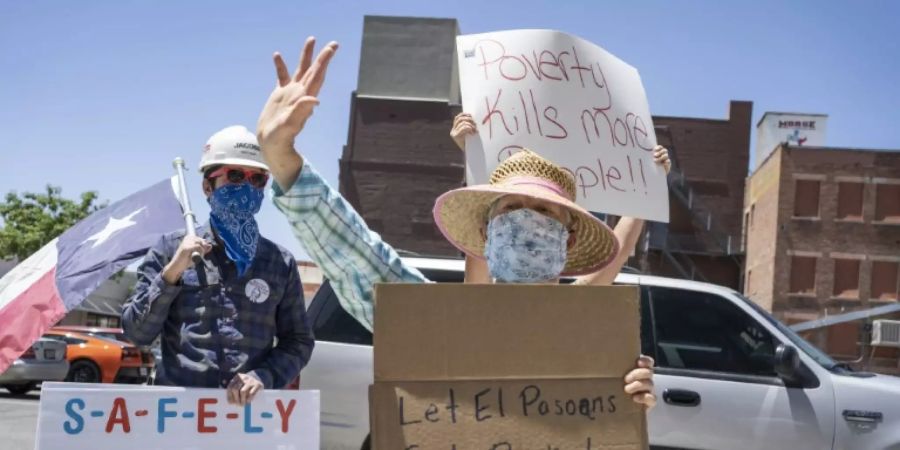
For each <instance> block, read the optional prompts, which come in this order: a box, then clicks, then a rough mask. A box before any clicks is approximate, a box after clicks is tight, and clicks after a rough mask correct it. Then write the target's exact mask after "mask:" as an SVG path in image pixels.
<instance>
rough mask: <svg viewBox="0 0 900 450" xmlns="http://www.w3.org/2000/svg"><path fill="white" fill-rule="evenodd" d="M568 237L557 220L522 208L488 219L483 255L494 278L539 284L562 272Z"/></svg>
mask: <svg viewBox="0 0 900 450" xmlns="http://www.w3.org/2000/svg"><path fill="white" fill-rule="evenodd" d="M568 240H569V231H568V230H567V229H566V227H565V226H563V224H562V223H560V222H559V221H558V220H556V219H554V218H552V217H548V216H545V215H543V214H541V213H539V212H537V211H534V210H532V209H526V208H523V209H518V210H515V211H512V212H508V213H504V214H500V215H498V216H496V217H494V218H493V219H491V221H490V222H489V223H488V231H487V242H486V243H485V248H484V256H485V258H487V264H488V269H489V270H490V272H491V276H492V277H494V278H495V279H496V280H497V281H500V282H504V283H539V282H544V281H549V280H552V279H555V278H558V277H559V274H560V273H562V271H563V268H565V266H566V244H567V242H568Z"/></svg>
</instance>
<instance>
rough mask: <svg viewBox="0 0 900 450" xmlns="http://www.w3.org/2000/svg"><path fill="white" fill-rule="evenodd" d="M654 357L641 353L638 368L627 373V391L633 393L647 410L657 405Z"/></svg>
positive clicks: (637, 401)
mask: <svg viewBox="0 0 900 450" xmlns="http://www.w3.org/2000/svg"><path fill="white" fill-rule="evenodd" d="M653 365H654V362H653V358H651V357H649V356H643V355H641V357H640V358H638V361H637V368H636V369H634V370H632V371H631V372H628V375H625V393H626V394H629V395H631V399H632V400H634V402H635V403H638V404H641V405H644V406H645V407H646V409H647V410H650V409H651V408H653V407H654V406H656V395H654V394H653Z"/></svg>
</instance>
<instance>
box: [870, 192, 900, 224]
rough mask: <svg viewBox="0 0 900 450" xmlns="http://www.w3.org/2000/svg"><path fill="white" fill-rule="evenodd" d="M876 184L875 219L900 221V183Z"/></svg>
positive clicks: (879, 220)
mask: <svg viewBox="0 0 900 450" xmlns="http://www.w3.org/2000/svg"><path fill="white" fill-rule="evenodd" d="M875 186H876V188H875V220H876V221H878V222H900V184H877V185H875Z"/></svg>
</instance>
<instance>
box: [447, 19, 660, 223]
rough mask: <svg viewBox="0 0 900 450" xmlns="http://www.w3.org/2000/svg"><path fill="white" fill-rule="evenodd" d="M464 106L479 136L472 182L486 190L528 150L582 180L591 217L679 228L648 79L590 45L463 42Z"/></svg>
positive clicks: (580, 198) (514, 37)
mask: <svg viewBox="0 0 900 450" xmlns="http://www.w3.org/2000/svg"><path fill="white" fill-rule="evenodd" d="M456 45H457V53H458V55H459V75H460V86H461V90H462V102H463V109H464V110H465V111H466V112H468V113H470V114H472V116H473V118H474V119H475V122H476V126H477V127H478V134H477V136H474V137H470V138H468V139H467V142H466V156H467V168H468V169H467V178H468V182H469V184H479V183H486V182H487V180H488V174H489V173H490V172H491V171H492V170H493V169H494V168H495V167H496V166H497V165H498V164H499V163H500V162H501V161H503V160H504V159H505V158H508V157H509V156H510V155H512V154H514V153H515V152H517V151H519V150H520V149H522V148H527V149H530V150H532V151H535V152H537V153H539V154H540V155H542V156H544V157H546V158H548V159H550V160H551V161H553V162H555V163H556V164H559V165H560V166H562V167H563V168H564V169H566V170H567V171H569V172H570V173H572V175H573V176H574V177H575V182H576V188H577V194H576V201H577V202H578V203H579V204H581V205H582V206H584V207H586V208H587V209H589V210H591V211H598V212H604V213H610V214H616V215H624V216H633V217H639V218H643V219H649V220H655V221H659V222H668V221H669V195H668V185H667V183H666V174H665V170H664V169H663V168H662V167H661V166H659V165H657V164H655V163H654V161H653V148H654V146H655V145H656V134H655V133H654V129H653V119H652V117H651V116H650V109H649V106H648V104H647V97H646V94H645V93H644V87H643V85H642V84H641V78H640V75H638V72H637V70H635V68H634V67H631V66H629V65H628V64H626V63H625V62H623V61H622V60H620V59H618V58H616V57H615V56H613V55H612V54H610V53H608V52H607V51H605V50H603V49H602V48H600V47H598V46H597V45H594V44H592V43H590V42H588V41H585V40H583V39H580V38H578V37H575V36H571V35H568V34H565V33H561V32H558V31H549V30H515V31H501V32H495V33H485V34H475V35H466V36H459V37H457V39H456Z"/></svg>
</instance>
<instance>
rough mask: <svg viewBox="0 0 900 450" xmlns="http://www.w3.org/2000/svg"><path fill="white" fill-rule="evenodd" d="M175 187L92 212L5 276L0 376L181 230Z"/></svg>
mask: <svg viewBox="0 0 900 450" xmlns="http://www.w3.org/2000/svg"><path fill="white" fill-rule="evenodd" d="M173 178H174V177H173ZM175 186H177V184H175V183H174V182H173V180H172V179H167V180H165V181H161V182H159V183H157V184H155V185H153V186H151V187H149V188H147V189H144V190H142V191H140V192H138V193H135V194H133V195H131V196H129V197H126V198H124V199H122V200H119V201H118V202H116V203H114V204H112V205H110V206H107V207H106V208H103V209H102V210H100V211H97V212H95V213H93V214H91V215H90V216H88V217H87V218H85V219H84V220H82V221H80V222H78V223H77V224H75V226H73V227H72V228H69V229H68V230H66V232H64V233H63V234H61V235H60V236H59V237H57V238H56V239H54V240H53V241H51V242H50V243H49V244H47V245H45V246H44V247H42V248H41V249H40V250H38V251H37V252H35V253H34V254H33V255H31V256H30V257H28V259H26V260H25V261H22V262H21V263H20V264H19V265H17V266H16V267H15V268H13V269H12V270H11V271H10V272H9V273H7V274H6V275H5V276H4V277H3V278H2V279H0V373H2V372H3V371H5V370H6V368H7V367H9V365H10V364H12V363H13V361H15V359H16V358H18V357H19V355H21V354H22V353H23V352H24V351H25V350H27V349H28V348H29V347H31V344H32V343H33V342H34V341H35V340H36V339H38V338H39V337H40V336H41V335H42V334H43V333H44V332H45V331H47V329H48V328H50V327H51V326H53V325H54V324H55V323H56V322H58V321H59V320H60V319H62V318H63V316H65V315H66V313H68V312H69V311H71V310H72V309H74V308H75V307H77V306H78V305H79V304H81V302H82V301H84V299H85V298H86V297H87V296H88V295H89V294H90V293H91V292H93V291H94V289H96V288H97V287H98V286H99V285H100V284H101V283H102V282H103V281H104V280H106V279H107V278H109V277H110V276H111V275H112V274H114V273H116V272H118V271H120V270H122V269H123V268H124V267H125V266H127V265H129V264H131V263H132V262H133V261H135V260H137V259H138V258H141V257H143V256H144V255H146V253H147V250H148V249H149V248H150V247H151V246H152V245H154V244H155V243H156V242H157V241H158V240H159V237H160V236H161V235H162V234H164V233H168V232H171V231H175V230H178V229H184V216H183V215H182V209H181V204H180V203H179V202H178V197H177V196H176V194H175V193H176V192H177V191H176V190H175Z"/></svg>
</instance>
